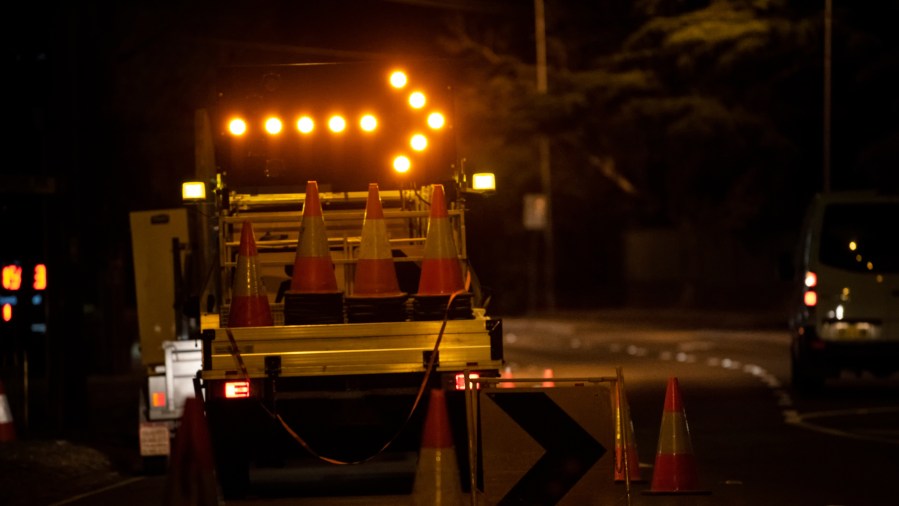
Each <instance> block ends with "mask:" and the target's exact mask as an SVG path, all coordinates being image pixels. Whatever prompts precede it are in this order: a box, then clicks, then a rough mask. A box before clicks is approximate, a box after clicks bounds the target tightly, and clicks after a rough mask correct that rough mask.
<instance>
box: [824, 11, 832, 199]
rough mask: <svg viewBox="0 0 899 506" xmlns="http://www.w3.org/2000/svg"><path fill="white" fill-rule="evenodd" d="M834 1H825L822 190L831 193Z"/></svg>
mask: <svg viewBox="0 0 899 506" xmlns="http://www.w3.org/2000/svg"><path fill="white" fill-rule="evenodd" d="M832 24H833V0H824V132H823V134H824V138H823V139H822V140H823V144H824V151H823V153H822V156H823V158H824V159H823V160H822V162H823V171H824V173H823V181H822V190H823V192H824V193H830V122H831V100H830V96H831V93H832V90H831V88H832V86H831V72H832V71H831V68H830V65H831V58H832V54H831V53H832V51H833V27H832Z"/></svg>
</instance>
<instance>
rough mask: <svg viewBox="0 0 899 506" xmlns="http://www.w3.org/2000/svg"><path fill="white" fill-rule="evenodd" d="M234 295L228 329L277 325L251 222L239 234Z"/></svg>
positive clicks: (244, 225)
mask: <svg viewBox="0 0 899 506" xmlns="http://www.w3.org/2000/svg"><path fill="white" fill-rule="evenodd" d="M231 291H232V295H231V308H230V310H229V313H228V326H229V327H264V326H269V325H272V324H273V323H274V322H273V319H272V310H271V308H270V307H269V304H268V295H267V294H266V291H265V286H264V285H263V284H262V276H261V272H260V268H259V254H258V252H257V251H256V239H255V237H254V236H253V225H252V224H250V222H249V221H244V222H243V226H242V228H241V231H240V249H239V250H238V254H237V270H236V271H235V273H234V282H233V285H232V289H231Z"/></svg>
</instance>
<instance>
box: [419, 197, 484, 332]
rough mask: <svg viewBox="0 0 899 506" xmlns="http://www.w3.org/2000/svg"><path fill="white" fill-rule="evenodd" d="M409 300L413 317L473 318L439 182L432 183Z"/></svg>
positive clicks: (439, 318) (444, 198) (433, 318)
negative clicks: (421, 253) (420, 256)
mask: <svg viewBox="0 0 899 506" xmlns="http://www.w3.org/2000/svg"><path fill="white" fill-rule="evenodd" d="M413 301H414V317H415V319H416V320H442V319H443V318H444V315H446V316H447V317H448V318H449V319H453V320H462V319H470V318H474V314H473V312H472V309H471V294H470V293H467V292H465V282H464V281H463V279H462V265H461V263H460V262H459V255H458V253H457V252H456V243H455V241H454V240H453V230H452V224H451V223H450V220H449V213H448V212H447V210H446V197H445V196H444V192H443V185H442V184H435V185H433V186H432V193H431V212H430V215H429V219H428V233H427V236H426V237H425V251H424V258H423V259H422V261H421V278H419V280H418V293H417V294H415V297H414V300H413ZM447 306H449V307H447Z"/></svg>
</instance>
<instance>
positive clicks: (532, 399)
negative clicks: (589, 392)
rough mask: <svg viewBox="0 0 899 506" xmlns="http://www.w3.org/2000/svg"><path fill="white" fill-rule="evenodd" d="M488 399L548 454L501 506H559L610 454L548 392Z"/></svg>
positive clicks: (499, 395)
mask: <svg viewBox="0 0 899 506" xmlns="http://www.w3.org/2000/svg"><path fill="white" fill-rule="evenodd" d="M487 395H488V396H489V397H490V398H491V399H492V400H493V402H495V403H496V405H497V406H499V407H500V409H502V410H503V411H505V412H506V414H507V415H509V416H510V417H511V418H512V419H513V420H515V422H516V423H518V425H519V426H521V428H522V429H524V430H525V432H527V433H528V434H529V435H530V436H531V437H532V438H534V441H536V442H537V443H538V444H539V445H540V446H542V447H543V449H544V450H546V453H544V454H543V456H542V457H541V458H540V460H538V461H537V463H536V464H534V465H533V467H531V469H530V470H529V471H528V472H527V473H525V475H524V476H522V477H521V479H520V480H518V483H516V484H515V486H513V487H512V489H511V490H509V492H508V493H507V494H506V495H505V497H503V498H502V500H500V501H499V502H498V503H497V506H505V505H511V504H545V505H549V504H556V503H557V502H559V500H561V499H562V497H564V496H565V494H567V493H568V491H569V490H571V488H572V487H574V486H575V485H576V484H577V482H578V481H579V480H580V479H581V477H583V476H584V475H585V474H586V473H587V472H588V471H589V470H590V468H591V467H593V464H595V463H596V461H598V460H599V459H600V457H602V456H603V455H604V454H605V453H606V449H605V447H603V446H602V445H601V444H600V443H599V441H597V440H596V439H594V438H593V436H591V435H590V434H589V433H588V432H587V431H585V430H584V429H583V428H582V427H581V426H580V425H579V424H578V423H577V422H576V421H575V420H574V419H572V418H571V417H570V416H569V415H568V413H566V412H565V411H563V410H562V408H560V407H559V405H558V404H556V403H555V402H553V401H552V400H551V399H550V398H549V396H547V395H546V393H545V392H525V393H517V392H497V393H489V394H487Z"/></svg>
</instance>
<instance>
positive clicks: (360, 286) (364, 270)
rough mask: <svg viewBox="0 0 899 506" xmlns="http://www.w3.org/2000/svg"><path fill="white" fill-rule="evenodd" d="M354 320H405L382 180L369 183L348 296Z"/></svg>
mask: <svg viewBox="0 0 899 506" xmlns="http://www.w3.org/2000/svg"><path fill="white" fill-rule="evenodd" d="M346 304H347V305H346V308H347V319H348V320H349V321H350V322H351V323H358V322H387V321H403V320H405V319H406V294H405V293H404V292H401V291H400V284H399V280H398V279H397V276H396V266H395V265H394V263H393V254H392V252H391V247H390V239H389V237H388V235H387V223H385V221H384V210H383V209H382V208H381V197H380V194H379V192H378V184H377V183H371V184H369V185H368V202H367V204H366V206H365V218H364V219H363V221H362V238H361V241H360V244H359V257H358V259H357V261H356V272H355V274H354V277H353V294H352V295H350V296H348V297H347V298H346Z"/></svg>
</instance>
